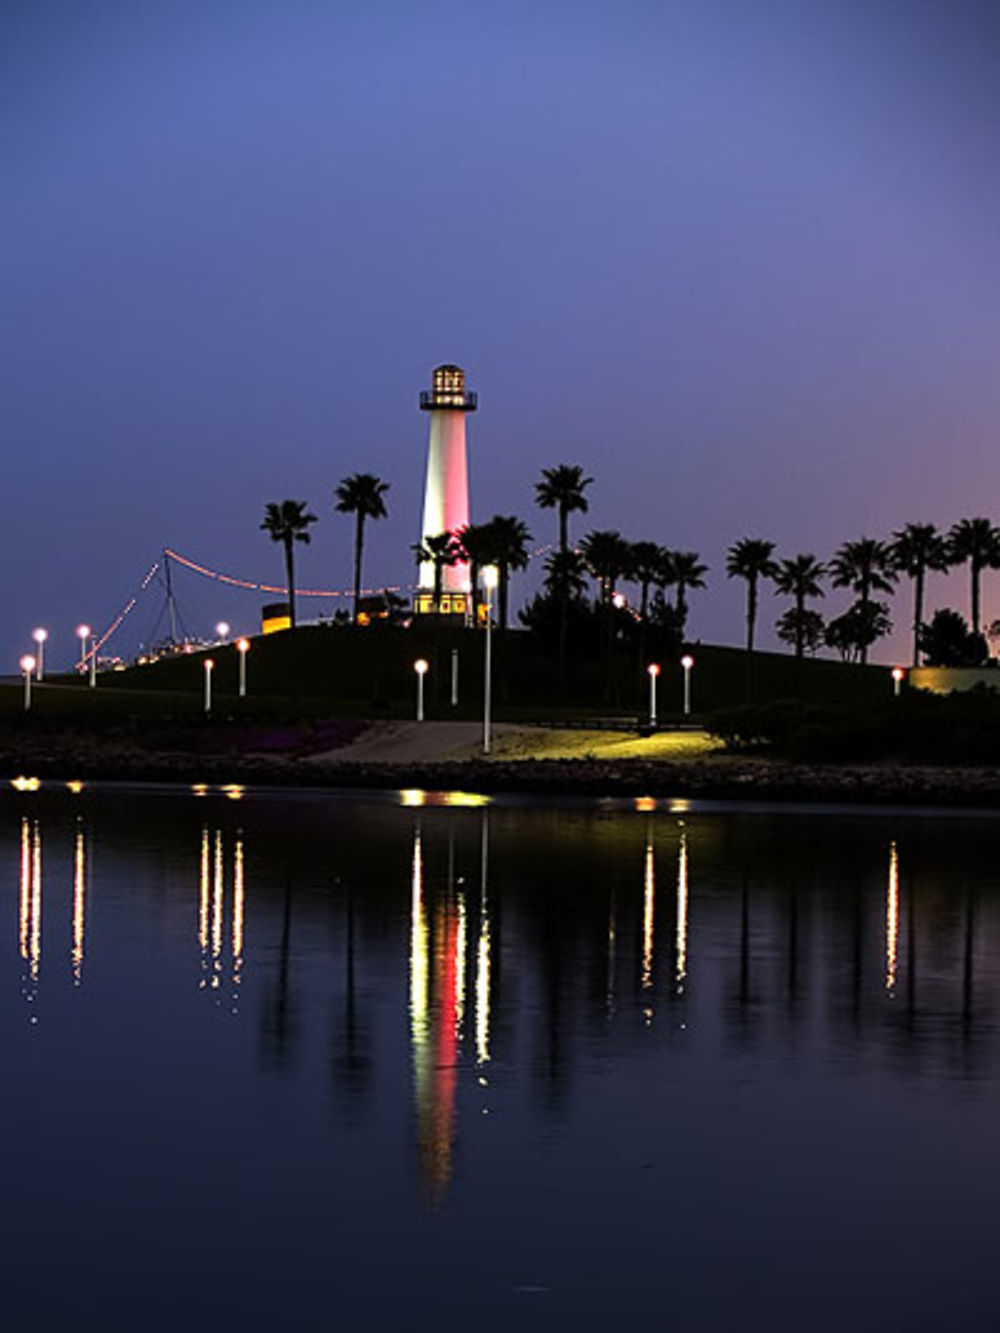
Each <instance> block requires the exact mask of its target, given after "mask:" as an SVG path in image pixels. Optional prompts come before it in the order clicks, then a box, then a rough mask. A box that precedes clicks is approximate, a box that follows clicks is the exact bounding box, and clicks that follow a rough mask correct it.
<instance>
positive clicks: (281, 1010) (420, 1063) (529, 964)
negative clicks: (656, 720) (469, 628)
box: [3, 789, 1000, 1199]
mask: <svg viewBox="0 0 1000 1333" xmlns="http://www.w3.org/2000/svg"><path fill="white" fill-rule="evenodd" d="M417 795H418V794H417V793H406V794H404V797H403V798H400V799H401V803H400V804H390V803H388V802H384V803H382V804H379V803H378V802H377V801H376V800H375V799H374V798H373V800H372V803H371V805H370V806H365V805H364V803H363V802H362V803H361V804H360V805H358V806H357V807H351V806H350V805H349V803H348V802H346V801H344V802H342V803H340V804H338V803H337V802H330V801H327V803H326V804H325V805H324V804H319V803H316V804H313V805H302V806H301V807H300V806H298V805H296V804H295V802H294V801H292V800H288V801H286V804H285V805H284V806H278V805H277V804H269V803H268V802H267V801H265V800H262V799H261V798H260V797H259V796H255V795H254V794H253V793H252V792H244V791H242V790H241V791H240V793H239V799H238V800H235V799H234V797H235V792H233V791H230V790H226V789H223V790H221V791H220V790H215V791H206V792H205V794H201V793H199V799H198V800H197V801H194V800H190V799H189V798H185V799H184V800H183V801H178V800H177V799H176V798H172V799H171V800H169V801H164V802H161V803H160V804H157V803H156V802H155V801H154V800H153V799H152V798H146V800H147V804H146V806H144V807H143V806H142V803H141V802H139V801H138V799H137V798H136V800H135V803H134V805H133V807H130V811H131V813H130V814H129V815H128V816H127V817H125V816H123V817H120V818H119V817H117V816H116V814H115V807H114V805H113V802H112V798H111V797H110V796H105V797H98V796H97V795H95V794H94V793H93V792H92V791H90V790H89V789H88V791H87V792H86V793H77V794H76V795H75V796H73V798H72V808H69V807H66V808H63V807H61V806H60V805H59V804H58V802H55V801H51V800H47V799H46V797H45V793H44V792H32V793H17V794H11V795H10V796H9V797H8V800H9V801H10V802H12V803H13V802H16V805H15V808H14V811H13V812H11V813H13V818H12V819H8V820H7V822H6V823H5V825H4V826H3V827H4V829H5V831H6V837H7V838H8V840H9V841H10V844H11V851H12V858H13V859H14V860H17V862H18V874H19V893H18V911H17V923H16V927H15V926H14V925H13V922H12V923H11V930H12V931H13V930H14V929H16V931H17V937H18V938H17V945H18V955H19V966H20V972H21V978H22V981H21V988H22V991H23V994H24V996H25V997H26V998H27V999H28V1000H29V1001H30V1002H32V1003H33V1005H34V1002H35V1001H36V999H37V996H38V988H39V985H40V980H41V974H42V954H43V931H42V912H43V842H44V851H45V855H44V872H45V877H46V884H45V894H44V899H45V902H44V906H45V911H46V912H47V913H48V918H47V920H46V932H47V933H46V935H45V944H46V950H47V953H48V954H49V956H50V958H51V957H56V956H59V957H64V958H65V957H68V959H69V963H70V967H69V974H68V977H67V976H66V974H65V973H64V974H63V978H62V983H61V984H62V985H63V986H64V987H68V983H72V986H73V987H79V986H81V985H82V982H83V979H84V975H85V957H86V972H87V976H88V980H93V979H94V975H95V971H96V970H98V969H99V970H101V971H102V972H103V977H104V981H105V983H106V984H113V983H112V982H111V980H110V979H111V978H113V976H114V963H115V961H116V960H117V959H120V958H122V957H127V954H128V950H129V949H134V948H135V943H134V941H135V939H136V937H137V932H138V934H139V935H141V931H142V930H147V931H149V932H153V933H155V932H157V931H161V930H162V931H164V932H165V934H164V940H165V941H166V945H165V946H158V947H168V948H169V947H172V945H171V940H172V937H171V936H170V934H169V929H168V928H169V925H170V922H171V921H173V920H175V919H176V920H177V921H179V922H181V923H182V924H181V925H180V926H179V927H178V929H182V930H183V933H184V937H185V939H186V941H187V943H186V955H185V956H186V958H187V963H188V966H191V965H193V963H194V959H193V958H192V956H191V930H192V914H193V910H194V903H193V901H192V889H193V888H194V881H195V879H197V914H196V933H197V949H198V953H197V959H198V969H199V970H198V973H197V975H198V978H199V986H200V989H201V990H203V991H205V992H206V993H207V994H208V995H210V996H211V997H212V999H213V1001H214V1005H215V1006H218V1007H221V1008H223V1010H224V1011H225V1012H229V1013H231V1014H233V1015H234V1016H236V1017H240V1014H241V1006H242V1007H244V1008H245V1006H246V1003H247V998H248V997H252V1013H253V1014H254V1015H255V1017H258V1016H259V1036H260V1048H259V1054H260V1055H262V1056H263V1057H264V1060H265V1062H266V1064H267V1066H268V1067H269V1068H273V1069H274V1070H275V1071H277V1073H278V1074H279V1075H282V1076H283V1075H285V1074H290V1073H291V1072H292V1071H302V1070H303V1069H305V1068H307V1067H308V1062H309V1052H310V1050H311V1049H313V1041H314V1040H316V1041H320V1040H321V1041H322V1043H323V1055H322V1061H321V1063H322V1066H323V1068H324V1070H325V1071H326V1073H325V1077H326V1078H327V1080H328V1084H329V1083H331V1082H332V1087H333V1090H334V1094H335V1097H336V1098H337V1099H338V1105H339V1106H340V1107H342V1108H343V1109H344V1110H345V1111H350V1109H351V1108H352V1107H353V1108H354V1109H355V1110H357V1108H358V1107H360V1106H361V1104H362V1101H363V1099H365V1098H371V1096H372V1094H373V1089H375V1088H377V1086H378V1079H377V1078H376V1077H375V1075H376V1074H378V1073H380V1071H382V1070H384V1069H385V1067H386V1062H387V1061H390V1060H391V1059H392V1057H391V1055H390V1054H389V1052H391V1051H392V1050H393V1049H394V1043H398V1042H399V1041H400V1040H402V1041H404V1042H407V1041H408V1046H409V1070H408V1073H407V1076H408V1079H412V1085H411V1086H412V1109H413V1121H412V1123H413V1126H414V1138H415V1144H416V1155H417V1160H418V1163H419V1174H420V1177H421V1179H422V1181H423V1183H424V1186H425V1188H426V1192H427V1196H428V1197H429V1198H431V1199H440V1198H441V1197H442V1195H443V1193H444V1192H445V1190H446V1189H447V1187H448V1185H449V1182H450V1181H452V1180H453V1179H454V1177H455V1174H456V1150H457V1145H458V1142H459V1118H460V1114H463V1115H466V1116H467V1115H468V1114H469V1111H468V1109H467V1108H465V1109H464V1110H463V1107H464V1106H465V1103H464V1102H463V1090H465V1095H466V1096H467V1097H470V1098H472V1099H473V1100H472V1104H473V1105H474V1106H475V1108H476V1114H477V1115H478V1114H480V1113H481V1112H483V1111H489V1110H492V1109H495V1105H496V1103H495V1098H496V1097H497V1095H498V1083H497V1075H496V1071H497V1070H500V1071H505V1070H508V1069H510V1068H511V1067H521V1068H523V1069H524V1070H525V1071H526V1077H527V1078H528V1079H529V1081H530V1082H531V1083H532V1084H533V1085H534V1086H535V1088H536V1089H537V1091H538V1093H539V1094H540V1095H539V1098H538V1102H539V1105H540V1106H541V1107H542V1108H543V1110H544V1113H545V1114H546V1115H551V1116H553V1117H559V1116H562V1115H564V1114H565V1113H566V1106H567V1104H568V1099H570V1098H571V1096H572V1090H573V1087H574V1085H575V1083H577V1082H578V1081H579V1079H580V1078H581V1076H582V1072H581V1071H585V1070H586V1069H587V1067H588V1061H589V1060H590V1059H591V1057H592V1053H593V1051H594V1050H595V1049H597V1048H598V1047H600V1049H602V1050H613V1051H614V1052H615V1054H616V1057H617V1058H621V1057H622V1053H623V1052H634V1051H641V1050H643V1049H648V1050H649V1051H650V1052H663V1051H666V1052H669V1051H672V1050H673V1049H674V1045H676V1044H677V1043H678V1042H679V1040H680V1039H679V1038H678V1036H677V1034H678V1032H680V1031H682V1030H687V1031H693V1032H695V1033H697V1034H700V1039H707V1038H708V1037H709V1035H710V1034H714V1035H718V1034H720V1033H721V1034H728V1036H729V1037H730V1038H731V1039H732V1040H733V1041H734V1042H735V1043H736V1044H737V1045H738V1046H739V1047H740V1048H741V1049H742V1050H744V1051H747V1052H751V1053H752V1052H753V1051H755V1050H756V1051H758V1052H764V1051H774V1050H776V1049H779V1048H780V1049H782V1050H785V1051H787V1052H790V1053H793V1052H795V1051H796V1050H798V1049H799V1048H801V1047H804V1046H806V1045H807V1044H809V1043H812V1044H815V1043H820V1044H822V1043H828V1044H830V1045H837V1046H838V1048H839V1049H846V1050H848V1051H849V1052H850V1053H851V1058H852V1060H853V1061H855V1062H858V1063H863V1062H869V1063H874V1064H875V1065H878V1066H880V1067H884V1068H887V1069H893V1070H905V1071H906V1072H907V1074H908V1075H909V1076H912V1077H926V1076H927V1074H928V1071H931V1072H934V1073H940V1071H941V1070H942V1068H944V1069H946V1070H947V1071H948V1072H949V1075H951V1074H954V1073H958V1074H960V1075H961V1076H962V1077H963V1078H966V1079H969V1080H972V1081H976V1080H982V1079H984V1078H987V1077H993V1076H994V1075H998V1076H1000V1059H998V1057H1000V1048H997V1046H996V1043H995V1041H994V1037H995V1033H996V1011H997V1005H998V1002H1000V966H998V964H997V963H995V962H994V959H995V958H996V951H995V948H994V941H995V940H996V939H997V938H1000V894H998V892H997V890H996V888H995V885H994V881H993V876H992V843H991V839H990V837H989V827H988V826H987V825H981V826H979V827H978V829H977V828H975V827H974V828H972V830H971V831H970V828H969V827H967V826H961V827H960V826H959V825H958V824H953V825H949V824H948V823H946V822H942V823H941V824H938V825H934V826H930V825H929V824H928V823H927V822H926V821H923V822H921V821H918V820H915V819H909V820H907V819H894V820H893V821H891V822H888V823H887V822H885V821H881V820H874V819H871V820H868V821H867V822H865V821H850V820H846V821H843V822H842V823H841V824H839V825H838V824H837V823H836V822H827V823H825V824H824V823H823V822H822V821H820V820H814V821H808V820H799V821H798V822H796V821H795V820H793V819H786V820H783V821H782V820H776V821H768V820H764V819H761V820H757V821H753V820H751V819H748V818H743V819H723V818H715V819H713V818H706V817H701V816H697V815H691V814H690V813H686V814H685V815H684V818H683V820H678V818H677V815H676V813H675V812H674V810H673V806H672V803H669V802H663V801H661V802H659V804H657V803H655V802H647V801H645V800H643V801H641V802H637V803H636V808H635V809H630V810H628V811H626V812H617V811H611V812H609V811H607V810H596V809H595V810H588V811H586V812H583V813H581V812H579V811H577V812H574V813H572V814H568V815H567V814H562V813H560V812H558V811H556V810H544V809H542V810H538V811H528V810H519V809H516V808H509V807H503V806H502V805H493V806H488V805H477V804H475V803H473V802H471V801H467V800H465V799H462V800H461V801H455V800H447V801H445V800H443V799H442V800H436V799H428V798H426V794H424V793H420V794H419V796H420V800H419V801H418V799H417ZM60 799H64V800H65V801H67V802H69V800H70V797H69V795H68V794H67V795H65V796H64V797H61V798H60ZM140 807H141V809H140ZM137 811H138V812H139V813H140V814H151V815H152V816H153V818H152V821H151V823H149V824H147V825H146V826H142V824H141V821H139V820H138V819H137V817H136V812H137ZM98 815H99V816H100V819H99V820H98V822H97V823H96V824H95V822H94V820H95V817H96V816H98ZM157 821H159V822H157ZM237 821H238V822H237ZM289 821H291V822H290V823H289ZM251 828H252V830H253V838H252V844H251V845H252V847H253V863H252V865H253V874H252V877H248V859H247V851H246V846H247V832H246V830H247V829H251ZM97 853H99V857H98V858H97V859H96V860H95V854H97ZM175 865H176V866H177V867H179V868H180V869H181V870H182V871H183V873H182V874H174V873H173V870H172V869H171V868H172V867H173V866H175ZM95 867H99V869H100V877H101V879H102V881H103V880H104V879H105V878H106V879H107V880H108V881H109V882H110V883H111V884H112V885H114V884H117V885H118V886H119V889H121V886H127V888H128V893H127V894H125V893H123V894H122V902H121V903H120V904H119V905H118V906H117V908H116V909H115V910H117V911H118V912H119V913H121V914H122V916H123V917H126V916H130V914H131V917H134V921H131V918H130V924H129V926H128V928H127V929H126V928H124V927H120V926H119V925H118V924H117V922H116V918H115V916H114V915H113V912H112V910H111V907H110V905H109V907H108V909H107V911H105V908H104V904H105V902H106V901H109V900H106V899H105V896H104V894H103V893H102V892H100V891H101V889H102V885H101V884H96V885H95V883H94V879H95ZM164 867H167V869H164ZM334 870H335V872H336V873H334ZM658 875H659V881H658V878H657V876H658ZM904 876H905V878H904ZM250 878H252V884H251V883H250V882H249V879H250ZM175 884H176V885H186V888H184V890H183V893H181V892H180V891H179V890H177V892H176V893H175V889H174V887H173V886H174V885H175ZM153 886H155V891H154V887H153ZM658 890H659V901H658V899H657V891H658ZM665 892H666V896H664V893H665ZM95 893H100V901H101V902H102V913H101V916H100V917H99V918H97V919H96V924H95V922H94V921H91V922H89V923H88V910H89V905H90V902H91V899H92V898H93V897H94V895H95ZM175 898H176V902H175ZM154 907H155V911H154ZM11 912H12V913H13V902H12V900H11ZM693 912H694V913H695V914H696V915H695V917H694V919H695V920H696V922H697V931H696V932H695V933H694V934H693V935H692V931H691V920H692V913H693ZM175 913H176V916H175ZM248 913H249V914H250V919H251V920H252V922H253V929H254V942H255V945H257V944H259V946H260V947H259V948H256V950H255V952H254V953H252V954H250V955H248V953H247V944H246V933H247V919H248ZM109 929H110V930H111V932H112V934H111V936H110V937H109V938H105V937H104V932H106V931H108V930H109ZM115 932H120V938H121V939H127V940H130V941H132V943H130V944H129V945H128V947H127V948H126V946H125V945H124V944H122V943H120V941H119V936H118V935H116V933H115ZM671 937H672V939H671ZM671 944H672V958H671V957H670V953H671ZM658 947H659V949H660V950H661V951H662V950H663V949H664V948H666V949H667V953H666V954H663V953H662V952H661V954H660V956H659V958H658V955H657V950H658ZM64 950H65V952H64ZM116 950H117V951H118V952H117V953H116ZM177 975H178V974H177V973H175V972H171V971H170V970H167V971H166V972H165V973H164V977H165V978H167V979H169V978H172V977H176V976H177ZM54 981H55V979H53V978H47V980H46V987H45V993H46V1004H47V1005H48V1003H49V992H50V990H52V991H53V992H55V991H56V990H57V988H56V987H55V986H54ZM158 984H162V985H164V986H166V985H168V984H169V982H168V980H164V981H163V982H162V983H158ZM165 998H166V1002H167V1003H168V1004H169V1000H170V997H169V994H168V995H167V996H166V997H165ZM407 1006H408V1016H407V1019H406V1021H405V1022H402V1021H401V1016H402V1013H403V1010H404V1009H406V1008H407ZM36 1011H37V1005H34V1007H33V1010H32V1013H34V1012H36ZM47 1012H48V1011H47ZM53 1012H58V1011H57V1009H55V1010H53ZM201 1012H203V1011H202V1010H201V1009H200V1008H199V1013H201ZM319 1012H321V1013H322V1018H321V1019H320V1018H318V1017H317V1013H319ZM654 1018H656V1019H657V1021H656V1022H655V1023H654V1021H653V1020H654ZM318 1034H321V1036H320V1035H318ZM722 1044H723V1046H725V1043H722ZM761 1058H762V1057H761ZM348 1118H350V1117H348ZM354 1122H355V1123H356V1124H358V1123H361V1119H360V1117H357V1116H355V1121H354ZM464 1123H465V1122H464V1121H463V1125H464ZM465 1132H466V1131H465V1129H464V1128H463V1129H462V1135H463V1137H464V1134H465Z"/></svg>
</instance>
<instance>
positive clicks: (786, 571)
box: [774, 553, 826, 657]
mask: <svg viewBox="0 0 1000 1333" xmlns="http://www.w3.org/2000/svg"><path fill="white" fill-rule="evenodd" d="M825 573H826V570H825V568H824V567H823V565H821V564H820V562H819V561H818V560H817V559H816V557H815V556H814V555H809V554H807V553H804V554H802V555H796V556H793V557H792V558H791V559H789V560H782V561H781V563H780V564H779V565H778V571H777V573H776V574H775V576H774V585H775V588H776V590H777V591H778V592H779V593H783V594H784V595H785V596H786V597H794V598H795V616H794V618H792V619H791V620H789V622H788V624H789V626H794V627H795V656H796V657H801V656H802V653H803V649H804V647H805V630H806V626H807V624H808V623H809V622H808V621H807V620H806V619H805V609H806V601H807V599H808V598H810V597H822V596H823V589H822V588H821V587H820V582H819V581H820V579H821V578H822V577H823V575H824V574H825Z"/></svg>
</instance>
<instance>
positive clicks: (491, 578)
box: [483, 565, 499, 754]
mask: <svg viewBox="0 0 1000 1333" xmlns="http://www.w3.org/2000/svg"><path fill="white" fill-rule="evenodd" d="M498 580H499V571H498V570H497V567H496V565H487V566H486V567H485V568H484V569H483V587H484V588H485V589H486V652H485V654H484V658H483V754H489V753H490V749H491V747H492V743H493V736H492V721H493V719H492V716H491V714H492V709H493V589H494V588H495V587H496V586H497V582H498Z"/></svg>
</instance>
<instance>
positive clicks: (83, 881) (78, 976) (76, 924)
mask: <svg viewBox="0 0 1000 1333" xmlns="http://www.w3.org/2000/svg"><path fill="white" fill-rule="evenodd" d="M86 910H87V835H86V832H85V831H84V828H83V825H82V823H81V822H80V821H79V820H78V821H77V827H76V837H75V839H74V845H73V948H72V951H71V953H70V960H71V966H72V971H73V984H74V985H75V986H79V985H80V984H81V983H82V981H83V938H84V928H85V924H86Z"/></svg>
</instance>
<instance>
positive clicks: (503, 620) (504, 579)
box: [497, 560, 510, 631]
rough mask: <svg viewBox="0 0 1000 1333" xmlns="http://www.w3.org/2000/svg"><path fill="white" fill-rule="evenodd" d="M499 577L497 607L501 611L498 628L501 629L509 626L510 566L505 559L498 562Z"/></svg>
mask: <svg viewBox="0 0 1000 1333" xmlns="http://www.w3.org/2000/svg"><path fill="white" fill-rule="evenodd" d="M497 569H498V572H499V578H498V580H497V609H498V612H499V617H500V623H499V625H498V627H497V628H498V629H500V630H501V631H503V630H505V629H506V628H507V597H508V594H509V591H510V567H509V565H507V564H506V563H505V562H504V561H503V560H500V561H499V562H498V564H497Z"/></svg>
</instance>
